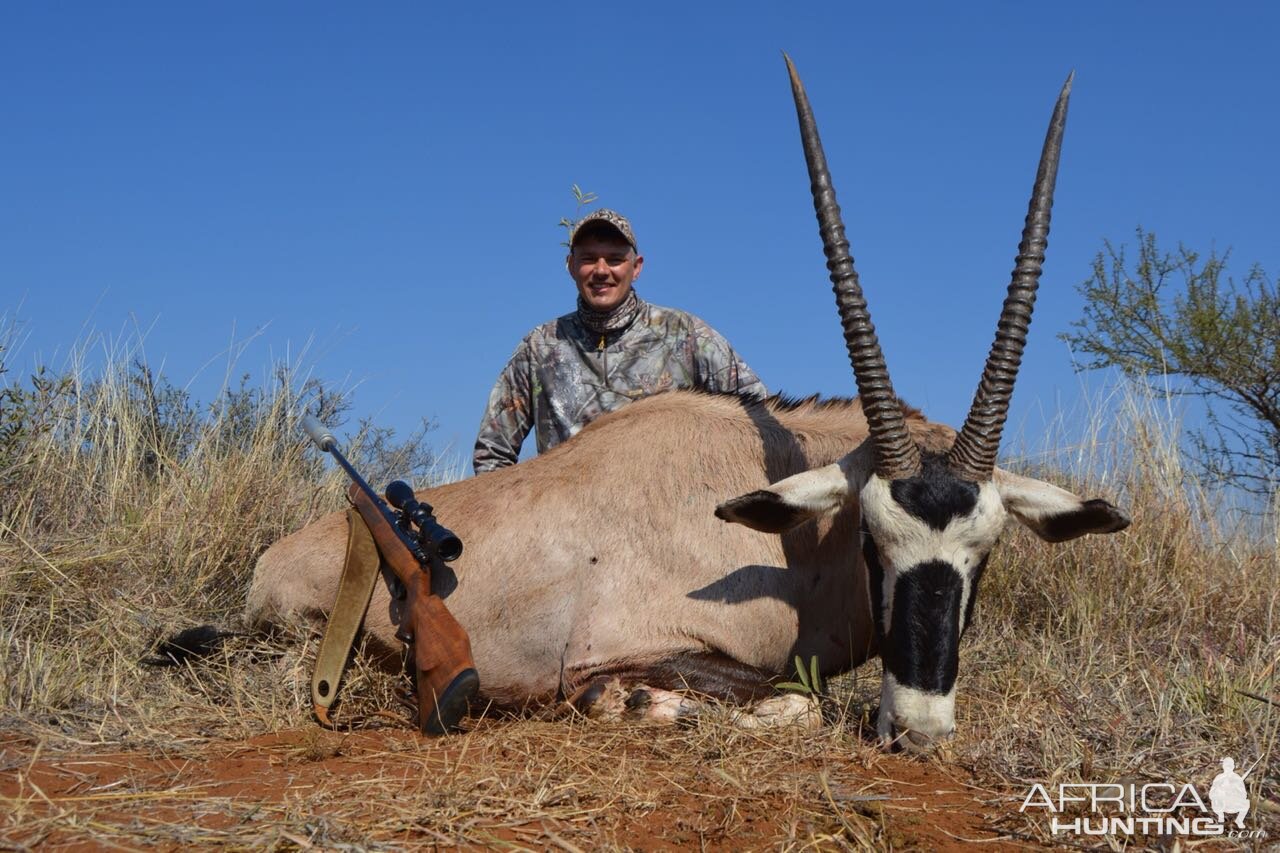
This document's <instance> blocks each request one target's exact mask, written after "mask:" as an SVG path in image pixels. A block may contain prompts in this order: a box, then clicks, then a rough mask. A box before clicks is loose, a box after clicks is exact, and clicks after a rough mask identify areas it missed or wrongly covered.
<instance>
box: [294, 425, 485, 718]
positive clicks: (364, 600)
mask: <svg viewBox="0 0 1280 853" xmlns="http://www.w3.org/2000/svg"><path fill="white" fill-rule="evenodd" d="M302 428H303V429H304V430H306V432H307V435H309V436H310V437H311V440H312V441H314V442H315V444H316V446H317V447H319V448H320V449H321V450H322V451H324V452H326V453H329V454H331V455H332V456H333V458H334V459H336V460H337V462H338V464H339V465H341V466H342V468H343V470H345V471H346V472H347V476H349V477H350V478H351V486H350V487H349V488H348V489H347V497H348V498H349V499H350V501H351V503H352V509H349V510H347V521H348V526H349V537H348V540H347V559H346V564H345V566H344V568H343V572H342V580H341V582H340V583H339V586H338V597H337V601H336V602H335V604H334V608H333V611H332V612H331V613H330V616H329V624H328V626H327V628H326V630H325V636H324V640H322V641H321V643H320V653H319V656H318V658H317V661H316V670H315V674H314V676H313V678H312V682H311V697H312V701H313V703H314V709H315V714H316V717H317V719H319V720H320V722H321V723H323V724H325V725H327V726H332V723H331V721H330V720H329V715H328V711H329V707H330V706H331V705H332V704H333V701H334V699H335V698H336V696H337V689H336V688H337V685H338V682H339V680H340V679H341V676H342V671H343V669H344V667H345V666H346V659H347V653H348V652H349V651H350V649H351V642H352V640H354V639H355V635H356V632H357V630H358V629H359V626H360V622H361V621H362V620H363V619H364V613H365V611H366V610H367V609H368V606H369V599H370V596H371V595H372V593H373V584H374V582H375V580H376V578H377V576H378V573H379V568H380V566H381V567H385V568H386V569H389V570H390V572H391V574H392V575H393V576H394V580H393V581H392V582H391V588H392V596H393V597H394V598H395V599H396V601H397V602H398V603H399V605H400V606H399V608H398V612H399V630H398V631H397V632H396V638H397V639H399V640H400V641H401V642H403V643H405V644H407V645H408V646H409V649H410V652H411V656H410V660H411V661H412V663H411V665H410V671H411V672H412V673H413V677H414V681H415V683H416V685H417V694H418V728H419V729H420V730H421V731H422V732H423V733H424V734H444V733H446V732H448V731H450V730H452V729H454V728H456V726H457V724H458V721H459V720H461V719H462V717H463V716H464V715H465V714H466V712H467V706H468V703H469V702H470V700H471V698H472V697H474V696H475V694H476V692H477V691H478V690H479V687H480V679H479V676H478V675H477V674H476V670H475V662H474V661H473V660H472V658H471V640H470V638H469V637H468V636H467V632H466V631H465V630H464V629H463V627H462V626H461V625H459V624H458V621H457V620H456V619H454V618H453V614H451V613H450V612H449V610H448V609H447V608H446V607H445V605H444V601H443V600H442V599H441V598H440V596H438V595H436V594H434V593H433V592H432V591H431V565H432V562H433V561H434V560H436V559H439V560H442V561H444V562H452V561H453V560H456V559H457V558H458V557H459V556H461V554H462V540H460V539H459V538H458V537H457V536H455V535H454V534H453V532H452V531H450V530H449V529H448V528H446V527H443V526H442V525H441V524H440V523H439V522H438V521H436V518H435V515H434V514H433V513H434V511H433V510H432V508H431V505H430V504H426V503H422V502H420V501H418V500H417V499H416V498H415V497H414V494H413V489H412V488H410V487H409V485H408V484H407V483H404V482H401V481H399V480H397V481H395V482H394V483H392V484H391V485H389V486H387V492H386V495H387V500H386V502H384V501H383V500H382V498H380V497H379V496H378V495H377V493H375V492H374V491H373V489H371V488H370V487H369V484H368V483H366V482H365V481H364V478H363V477H361V476H360V474H359V473H358V472H357V471H356V470H355V468H353V467H352V466H351V463H349V462H348V461H347V459H346V457H344V456H343V455H342V453H341V452H339V451H338V449H337V441H336V440H335V439H334V437H333V434H332V433H331V432H329V431H328V430H327V429H325V427H324V425H323V424H321V423H320V422H319V421H318V420H316V419H315V418H314V417H312V416H310V415H308V416H306V417H305V418H303V420H302ZM387 502H389V503H390V504H391V506H392V507H394V508H395V511H394V512H393V511H392V509H391V508H389V507H388V506H387ZM395 612H396V608H393V614H394V613H395Z"/></svg>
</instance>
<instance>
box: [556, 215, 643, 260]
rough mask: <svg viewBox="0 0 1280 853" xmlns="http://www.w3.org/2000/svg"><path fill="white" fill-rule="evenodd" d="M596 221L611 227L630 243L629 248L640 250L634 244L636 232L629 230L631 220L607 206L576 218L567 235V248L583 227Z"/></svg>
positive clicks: (576, 238) (571, 246) (571, 244)
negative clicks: (575, 222)
mask: <svg viewBox="0 0 1280 853" xmlns="http://www.w3.org/2000/svg"><path fill="white" fill-rule="evenodd" d="M596 223H600V224H603V225H607V226H610V227H612V228H613V230H615V231H617V232H618V233H619V234H621V235H622V239H624V240H626V241H627V242H628V243H630V244H631V248H633V249H635V250H636V251H637V252H638V251H640V249H639V248H638V247H637V246H636V234H635V232H634V231H632V230H631V222H630V221H628V220H627V217H625V216H623V215H622V214H621V213H618V212H617V211H616V210H610V209H609V208H607V207H602V208H600V209H599V210H593V211H591V212H590V213H588V214H587V215H586V216H584V217H582V218H581V219H579V220H578V222H577V224H576V225H574V226H573V233H572V234H571V235H570V236H569V248H573V244H574V243H576V242H577V241H578V235H579V234H580V233H582V230H583V229H584V228H586V227H587V226H589V225H593V224H596Z"/></svg>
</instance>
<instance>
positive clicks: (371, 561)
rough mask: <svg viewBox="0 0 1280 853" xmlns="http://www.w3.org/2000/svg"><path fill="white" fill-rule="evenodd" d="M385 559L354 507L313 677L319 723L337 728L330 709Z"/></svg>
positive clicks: (349, 510) (349, 512)
mask: <svg viewBox="0 0 1280 853" xmlns="http://www.w3.org/2000/svg"><path fill="white" fill-rule="evenodd" d="M381 564H382V558H381V556H380V555H379V554H378V546H377V545H376V544H375V543H374V541H373V534H372V533H370V532H369V527H368V525H366V524H365V523H364V519H363V518H361V517H360V513H359V511H358V510H356V509H355V508H354V507H352V508H350V509H348V510H347V559H346V563H345V564H344V565H343V567H342V579H341V580H340V581H339V582H338V597H337V598H336V599H335V600H334V602H333V609H332V610H330V611H329V622H328V625H326V626H325V631H324V638H323V639H322V640H321V641H320V652H319V654H318V655H317V656H316V668H315V673H314V674H313V675H312V676H311V701H312V704H313V710H314V711H315V715H316V719H318V720H319V721H320V722H321V723H322V724H323V725H325V726H328V727H329V728H333V722H332V721H331V720H330V719H329V708H330V706H332V705H333V702H334V700H335V699H336V698H337V696H338V682H340V681H341V680H342V673H343V671H344V670H345V669H346V668H347V655H348V654H349V653H350V652H351V644H352V642H354V641H355V638H356V632H358V631H359V630H360V623H361V622H363V621H364V615H365V611H367V610H368V609H369V599H370V598H371V597H372V596H373V585H374V582H375V581H376V580H377V579H378V569H379V567H380V566H381Z"/></svg>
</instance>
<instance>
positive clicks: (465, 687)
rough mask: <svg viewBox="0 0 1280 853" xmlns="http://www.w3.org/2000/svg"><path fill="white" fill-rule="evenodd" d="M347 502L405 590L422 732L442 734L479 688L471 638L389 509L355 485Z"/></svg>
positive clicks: (403, 635)
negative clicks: (435, 589) (434, 588)
mask: <svg viewBox="0 0 1280 853" xmlns="http://www.w3.org/2000/svg"><path fill="white" fill-rule="evenodd" d="M347 497H348V498H349V499H350V500H351V503H352V504H354V505H355V508H356V509H357V510H358V511H359V512H360V517H361V518H363V519H364V523H365V524H366V525H368V527H369V532H370V533H372V534H373V541H374V542H376V543H377V545H378V551H379V552H380V553H381V554H382V559H383V561H384V562H385V563H386V564H387V566H388V567H389V568H390V569H391V571H393V572H395V575H396V577H397V578H399V579H400V583H401V584H403V585H404V589H405V593H406V598H405V613H404V616H403V621H402V622H401V625H400V634H399V636H400V637H401V638H402V639H405V640H406V642H408V643H409V645H410V648H411V649H412V650H413V665H414V670H415V671H414V680H415V682H416V683H417V688H418V728H419V729H421V730H422V731H423V732H425V733H429V734H444V733H445V732H447V731H448V730H449V729H450V728H452V727H453V726H454V725H456V723H457V721H458V720H459V719H460V718H461V717H462V716H463V714H465V713H466V710H467V700H469V699H470V698H471V696H472V695H473V694H474V693H475V692H476V689H477V687H478V685H479V679H478V678H477V677H476V672H475V661H473V660H472V658H471V639H470V638H469V637H468V636H467V632H466V630H465V629H463V627H462V626H461V625H459V624H458V620H456V619H454V618H453V614H452V613H450V612H449V610H448V608H446V607H445V605H444V602H443V601H442V600H441V599H440V596H438V595H433V594H432V592H431V570H430V568H429V567H428V566H424V565H422V564H421V563H419V562H418V559H417V557H415V556H414V555H413V553H412V552H411V551H410V550H409V548H408V546H406V545H405V543H404V540H402V539H401V538H400V537H401V533H400V531H399V530H397V529H396V528H395V526H394V525H393V523H392V522H391V520H390V519H388V518H387V512H386V510H385V509H384V508H383V507H381V506H379V505H378V504H377V503H375V502H374V501H373V499H372V498H370V496H369V495H368V494H366V493H365V491H364V490H363V489H361V488H360V486H359V485H357V484H356V483H352V484H351V487H350V488H348V489H347ZM406 629H408V630H407V631H406ZM406 634H408V636H407V637H406Z"/></svg>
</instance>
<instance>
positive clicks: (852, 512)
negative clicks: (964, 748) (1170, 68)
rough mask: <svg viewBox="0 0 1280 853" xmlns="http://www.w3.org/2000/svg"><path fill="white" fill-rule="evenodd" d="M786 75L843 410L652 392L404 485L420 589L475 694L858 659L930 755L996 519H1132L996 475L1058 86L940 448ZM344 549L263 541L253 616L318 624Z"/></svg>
mask: <svg viewBox="0 0 1280 853" xmlns="http://www.w3.org/2000/svg"><path fill="white" fill-rule="evenodd" d="M787 64H788V69H789V71H790V73H791V81H792V88H793V93H794V96H795V100H796V108H797V113H798V116H799V119H800V128H801V136H802V139H803V143H804V150H805V156H806V161H807V163H808V167H809V173H810V178H811V182H812V189H813V196H814V205H815V209H816V210H817V213H818V221H819V228H820V232H821V235H822V240H823V246H824V250H825V252H826V256H827V264H828V268H829V269H830V271H831V278H832V282H833V284H834V287H835V292H836V301H837V305H838V308H839V310H840V317H841V323H842V326H843V328H844V333H845V339H846V343H847V345H848V349H849V353H850V359H851V362H852V365H853V369H854V374H855V378H856V381H857V385H858V391H859V397H858V398H857V399H855V400H830V401H817V400H805V401H800V402H794V401H787V400H783V399H781V398H772V399H770V400H766V401H763V402H750V401H746V400H742V399H739V398H737V397H732V396H715V395H708V394H702V393H697V392H671V393H667V394H661V395H658V396H655V397H651V398H648V399H645V400H641V401H638V402H635V403H632V404H630V405H628V406H627V407H625V408H623V409H621V410H620V411H617V412H614V413H612V414H609V415H606V416H604V417H602V418H600V419H599V420H597V421H595V422H594V423H592V424H590V425H589V426H587V427H586V428H585V429H583V430H582V432H581V433H579V434H578V435H577V436H575V437H574V438H573V439H572V440H570V441H568V442H567V443H565V444H563V445H560V446H559V447H556V448H555V449H553V450H551V451H549V452H548V453H546V454H544V455H542V456H539V457H537V458H534V459H531V460H529V461H527V462H523V463H521V464H519V465H517V466H515V467H512V468H507V469H501V470H498V471H494V472H491V473H488V474H483V475H481V476H478V477H475V478H473V479H470V480H464V481H461V482H457V483H452V484H449V485H446V486H441V487H439V488H435V489H429V490H426V491H425V492H423V493H421V495H422V498H423V499H424V500H426V501H428V502H430V503H431V504H432V505H433V506H434V507H435V509H436V512H437V514H438V516H439V517H440V518H441V519H442V520H443V521H444V522H445V523H447V524H448V525H449V526H450V527H451V528H452V529H453V530H454V531H455V532H456V533H457V534H458V535H459V536H460V537H461V538H462V540H463V541H464V542H465V543H466V550H465V552H464V554H463V556H462V557H461V558H460V559H459V560H458V561H457V562H455V563H453V564H452V568H453V571H454V573H455V574H456V577H454V578H443V579H442V585H443V586H442V588H441V589H440V590H439V591H440V592H441V593H442V594H444V595H445V600H446V602H447V604H448V607H449V609H450V610H451V611H452V613H453V614H454V616H456V617H457V619H458V620H459V622H461V623H462V625H463V626H464V627H465V628H466V629H467V631H468V633H469V634H470V636H471V641H472V651H473V653H474V657H475V662H476V666H477V669H478V671H479V673H480V681H481V696H482V699H483V700H484V701H485V702H488V703H492V704H493V705H495V706H498V707H507V708H529V707H536V706H542V705H549V704H551V703H555V702H557V701H562V700H567V701H570V702H572V703H574V704H575V705H576V706H578V707H584V706H586V705H589V704H590V703H592V702H594V701H603V700H602V696H603V695H604V690H603V686H604V685H606V684H611V685H612V684H620V685H626V686H632V687H640V686H643V687H644V688H645V690H642V691H638V692H637V693H636V694H634V695H635V696H650V695H653V694H657V693H659V692H660V691H693V692H695V693H700V694H705V695H709V696H712V697H717V698H721V699H726V700H735V701H747V700H751V699H757V698H761V697H763V696H766V695H768V694H769V693H770V692H771V691H772V687H771V685H772V683H774V682H775V681H777V680H778V679H779V678H780V677H783V676H785V675H788V674H789V670H790V662H791V661H792V660H793V659H794V657H795V656H796V655H800V656H801V657H802V658H804V659H805V660H808V659H809V658H810V657H811V656H816V657H817V659H818V660H819V662H820V664H821V668H822V670H823V672H824V673H826V674H832V673H838V672H843V671H847V670H848V669H850V668H852V667H855V666H857V665H858V664H860V663H862V662H863V661H866V660H867V659H869V658H871V657H873V656H875V655H877V654H878V655H879V656H880V657H881V658H882V659H883V662H884V680H883V688H882V696H881V706H880V715H879V723H878V726H879V731H880V734H881V736H882V737H884V738H885V739H893V738H896V737H898V736H899V735H905V736H906V737H905V738H903V742H904V743H905V744H906V745H908V746H912V747H922V746H926V745H928V744H929V743H931V742H932V741H933V740H935V739H937V738H942V737H946V736H948V735H950V734H951V732H952V731H953V729H954V709H955V683H956V675H957V671H958V664H959V642H960V637H961V635H962V634H963V632H964V630H965V628H966V626H967V625H968V623H969V621H970V618H971V614H972V612H973V607H974V601H975V598H976V596H977V591H978V585H979V582H980V580H981V578H982V573H983V568H984V566H985V565H986V562H987V557H988V555H989V554H990V553H991V550H992V548H993V547H994V545H995V543H996V541H997V540H998V539H999V537H1000V535H1001V532H1002V531H1003V529H1004V527H1005V524H1006V521H1007V520H1008V519H1009V518H1010V516H1012V517H1013V518H1014V519H1016V520H1018V521H1020V522H1022V523H1023V524H1026V525H1027V526H1028V527H1029V528H1031V529H1032V530H1033V531H1034V532H1035V533H1037V534H1038V535H1039V536H1040V537H1041V538H1042V539H1045V540H1046V541H1050V542H1060V541H1064V540H1068V539H1072V538H1075V537H1077V536H1081V535H1083V534H1086V533H1111V532H1114V531H1117V530H1121V529H1123V528H1124V527H1126V526H1127V525H1128V523H1129V521H1128V518H1127V517H1126V516H1125V514H1124V513H1123V512H1122V511H1121V510H1119V509H1117V508H1116V507H1114V506H1112V505H1111V504H1109V503H1107V502H1105V501H1101V500H1087V501H1086V500H1082V499H1081V498H1079V497H1077V496H1076V495H1073V494H1071V493H1069V492H1067V491H1064V490H1063V489H1060V488H1058V487H1056V486H1053V485H1050V484H1049V483H1045V482H1042V481H1039V480H1035V479H1030V478H1027V477H1022V476H1018V475H1015V474H1012V473H1009V472H1005V471H1002V470H1000V469H999V468H997V467H996V466H995V459H996V454H997V451H998V448H999V443H1000V434H1001V429H1002V427H1003V424H1004V421H1005V418H1006V416H1007V413H1008V405H1009V399H1010V396H1011V394H1012V391H1013V383H1014V379H1015V378H1016V373H1017V369H1018V365H1019V362H1020V360H1021V354H1022V348H1023V346H1024V344H1025V340H1026V331H1027V326H1028V325H1029V323H1030V318H1031V308H1032V305H1033V303H1034V298H1035V291H1036V287H1037V283H1038V278H1039V274H1040V267H1041V264H1042V261H1043V254H1044V247H1045V245H1046V242H1047V235H1048V230H1049V213H1050V209H1051V207H1052V199H1053V186H1054V181H1055V178H1056V173H1057V164H1058V154H1059V150H1060V146H1061V142H1062V134H1063V128H1064V126H1065V121H1066V111H1067V99H1068V95H1069V92H1070V85H1071V81H1070V79H1068V81H1067V84H1066V85H1065V86H1064V87H1063V90H1062V93H1061V95H1060V96H1059V98H1058V102H1057V105H1056V107H1055V109H1054V112H1053V117H1052V119H1051V122H1050V126H1049V132H1048V134H1047V137H1046V140H1045V146H1044V150H1043V152H1042V155H1041V160H1040V166H1039V169H1038V172H1037V177H1036V182H1035V189H1034V191H1033V194H1032V199H1031V204H1030V209H1029V212H1028V215H1027V219H1026V228H1025V230H1024V232H1023V238H1022V243H1021V245H1020V246H1019V252H1018V257H1017V262H1016V268H1015V270H1014V273H1013V281H1012V284H1011V285H1010V288H1009V294H1008V298H1007V299H1006V301H1005V305H1004V310H1003V312H1002V314H1001V317H1000V320H999V324H998V329H997V333H996V339H995V343H994V344H993V346H992V350H991V355H990V357H989V358H988V361H987V365H986V367H985V369H984V371H983V374H982V377H981V380H980V382H979V386H978V391H977V394H976V395H975V398H974V403H973V407H972V409H971V411H970V413H969V416H968V418H967V419H966V421H965V423H964V425H963V427H962V428H961V430H960V431H959V432H958V433H957V432H956V431H955V430H953V429H951V428H950V427H947V426H944V425H941V424H935V423H931V422H929V421H927V420H926V419H925V418H924V416H923V415H921V414H920V413H919V412H917V411H915V410H914V409H911V408H910V407H908V406H906V405H905V404H903V403H902V402H901V401H900V400H899V399H898V397H897V396H896V394H895V393H894V390H893V387H892V385H891V383H890V381H889V375H888V371H887V369H886V368H885V364H884V359H883V357H882V355H881V352H880V346H879V344H878V342H877V340H876V336H875V330H874V328H873V326H872V325H871V321H870V316H869V314H868V312H867V307H866V301H865V299H864V298H863V295H862V291H861V288H860V286H859V283H858V278H857V274H856V273H855V272H854V268H853V261H852V258H851V257H850V254H849V248H848V243H847V241H846V240H845V237H844V226H843V224H842V223H841V221H840V215H839V208H838V206H837V204H836V200H835V193H834V190H833V189H832V186H831V180H830V176H829V174H828V171H827V166H826V161H825V158H824V155H823V152H822V147H821V143H820V141H819V139H818V134H817V129H816V126H815V123H814V120H813V116H812V113H811V111H810V108H809V104H808V100H807V98H806V96H805V93H804V89H803V87H802V86H801V84H800V80H799V78H798V76H797V75H796V72H795V69H794V67H792V66H791V63H790V60H788V63H787ZM735 495H737V497H734V496H735ZM726 522H730V523H726ZM345 542H346V523H345V521H344V519H343V516H342V515H341V514H340V513H335V514H333V515H331V516H328V517H325V518H322V519H320V520H319V521H316V522H315V523H313V524H311V525H310V526H308V527H306V528H304V529H303V530H300V531H298V532H297V533H294V534H293V535H291V536H289V537H286V538H285V539H283V540H281V541H280V542H278V543H276V544H275V545H273V546H272V547H271V548H270V549H269V550H268V551H267V552H266V553H265V554H264V555H263V556H262V558H261V559H260V560H259V562H258V565H257V567H256V570H255V573H254V580H253V586H252V589H251V591H250V593H249V598H248V608H247V616H248V618H249V620H250V622H252V623H255V624H262V623H265V622H271V621H274V620H277V619H280V618H283V617H287V616H289V615H290V614H307V615H319V614H322V613H323V612H324V611H325V610H326V609H327V608H328V607H329V606H331V604H332V602H333V600H334V597H335V594H336V589H337V583H338V578H339V574H340V571H341V567H342V562H343V554H344V548H345ZM398 619H399V611H398V608H397V606H396V604H395V602H394V601H393V599H392V597H391V596H390V595H389V593H388V591H387V589H386V588H385V587H383V586H381V585H380V586H379V588H378V589H377V590H376V591H375V594H374V599H373V603H372V604H371V606H370V610H369V614H368V616H367V617H366V621H365V631H366V633H367V634H368V635H370V636H371V638H372V639H373V640H374V641H375V642H376V643H377V644H380V645H382V646H384V647H385V648H386V649H388V650H391V649H395V648H398V647H399V644H398V641H397V640H396V639H395V633H396V630H397V622H398ZM633 699H634V696H633ZM633 704H641V703H633Z"/></svg>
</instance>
